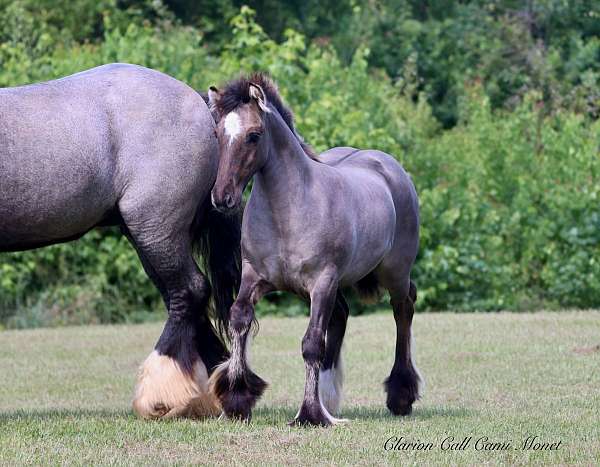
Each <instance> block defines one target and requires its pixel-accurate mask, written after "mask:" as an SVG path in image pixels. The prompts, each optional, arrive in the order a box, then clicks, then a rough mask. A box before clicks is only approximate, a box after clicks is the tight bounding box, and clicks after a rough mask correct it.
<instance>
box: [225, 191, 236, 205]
mask: <svg viewBox="0 0 600 467" xmlns="http://www.w3.org/2000/svg"><path fill="white" fill-rule="evenodd" d="M224 201H225V206H227V207H228V208H229V209H231V208H232V207H233V205H234V204H235V203H234V201H233V196H231V195H230V194H229V193H227V194H226V195H225V199H224Z"/></svg>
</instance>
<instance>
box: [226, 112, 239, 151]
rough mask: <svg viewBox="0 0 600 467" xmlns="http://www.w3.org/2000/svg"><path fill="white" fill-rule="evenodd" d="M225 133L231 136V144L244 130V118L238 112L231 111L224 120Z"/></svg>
mask: <svg viewBox="0 0 600 467" xmlns="http://www.w3.org/2000/svg"><path fill="white" fill-rule="evenodd" d="M223 126H224V128H225V134H226V135H227V136H228V137H229V143H230V144H231V143H232V142H233V140H235V139H236V138H237V137H238V136H239V134H240V133H241V132H242V120H241V119H240V116H239V115H238V114H237V113H236V112H229V113H228V114H227V117H225V120H224V122H223Z"/></svg>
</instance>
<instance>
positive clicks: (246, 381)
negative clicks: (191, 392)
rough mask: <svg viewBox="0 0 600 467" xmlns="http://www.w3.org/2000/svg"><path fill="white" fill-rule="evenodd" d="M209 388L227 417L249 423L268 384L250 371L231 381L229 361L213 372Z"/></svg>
mask: <svg viewBox="0 0 600 467" xmlns="http://www.w3.org/2000/svg"><path fill="white" fill-rule="evenodd" d="M209 387H210V391H211V392H212V393H213V394H214V395H215V396H216V397H217V399H218V400H219V402H220V404H221V408H222V409H223V413H224V414H225V417H227V418H228V419H231V420H239V421H243V422H246V423H248V422H250V420H251V418H252V409H253V408H254V406H255V405H256V402H258V399H259V398H260V397H261V396H262V394H263V393H264V391H265V389H266V388H267V383H266V381H264V380H263V379H262V378H261V377H260V376H258V375H257V374H255V373H253V372H252V371H250V370H246V372H245V373H244V374H242V375H240V376H239V377H236V378H235V379H231V378H230V376H229V361H226V362H225V363H222V364H221V365H219V366H218V367H217V368H216V369H215V371H214V372H213V374H212V376H211V377H210V381H209Z"/></svg>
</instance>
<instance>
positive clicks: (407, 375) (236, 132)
mask: <svg viewBox="0 0 600 467" xmlns="http://www.w3.org/2000/svg"><path fill="white" fill-rule="evenodd" d="M209 98H210V106H211V110H212V111H213V114H214V115H215V117H216V119H217V121H218V123H217V136H218V140H219V146H220V150H221V159H220V163H219V172H218V175H217V181H216V182H215V186H214V188H213V190H212V195H211V196H212V200H213V203H214V205H215V207H217V208H218V209H220V210H221V211H223V212H226V211H231V210H234V209H236V207H238V206H239V205H240V202H241V197H242V192H243V190H244V187H245V186H246V184H247V183H248V182H249V181H250V179H251V178H254V182H253V186H252V192H251V195H250V199H249V201H248V203H247V205H246V208H245V211H244V216H243V221H242V281H241V285H240V292H239V294H238V297H237V299H236V301H235V303H234V304H233V306H232V308H231V313H230V316H229V319H230V323H229V333H230V336H231V339H232V352H231V353H232V355H231V358H230V359H229V360H228V361H227V362H225V363H224V364H222V365H221V366H219V367H218V369H217V370H216V371H215V372H214V373H213V375H212V377H211V380H210V384H211V387H212V388H213V390H214V392H215V394H216V395H217V396H218V397H219V399H220V401H221V404H222V407H223V409H224V411H225V414H226V415H227V416H229V417H234V418H241V419H246V420H248V419H249V418H250V416H251V410H252V408H253V406H254V404H255V403H256V401H257V399H258V398H259V397H260V396H261V394H262V393H263V391H264V389H265V387H266V383H265V382H264V381H263V380H262V379H261V378H260V377H258V376H257V375H256V374H255V373H254V372H253V371H252V370H251V369H250V368H249V365H248V362H247V360H246V359H247V350H246V348H247V345H248V339H249V331H250V328H251V324H252V322H253V320H254V306H255V304H256V302H257V301H258V300H259V299H260V298H261V297H262V296H263V295H264V294H266V293H268V292H270V291H273V290H287V291H291V292H294V293H296V294H297V295H299V296H300V297H302V298H303V299H305V300H307V301H310V319H309V324H308V329H307V330H306V333H305V335H304V338H303V340H302V356H303V358H304V362H305V367H306V382H305V389H304V399H303V401H302V405H301V407H300V410H299V411H298V414H297V415H296V417H295V419H294V420H293V422H292V423H295V424H303V425H304V424H308V425H331V424H335V423H337V422H338V421H339V420H338V419H337V418H335V417H334V414H336V412H337V411H338V408H339V401H340V398H341V389H342V374H341V355H340V351H341V346H342V340H343V338H344V333H345V329H346V321H347V318H348V305H347V303H346V301H345V299H344V296H343V295H342V292H341V291H342V290H343V289H344V288H346V287H356V288H357V289H358V291H359V293H362V295H369V294H377V293H378V292H379V291H380V290H381V289H382V288H383V289H386V290H388V291H389V294H390V297H391V305H392V307H393V310H394V318H395V321H396V333H397V335H396V351H395V352H396V354H395V361H394V365H393V368H392V370H391V373H390V375H389V377H388V378H387V379H386V381H385V388H386V391H387V407H388V408H389V410H390V411H391V412H392V413H393V414H396V415H406V414H409V413H410V412H411V410H412V405H413V402H414V401H415V400H416V399H418V397H419V384H420V381H421V378H420V376H419V373H418V371H417V368H416V367H415V365H414V363H413V360H412V351H411V341H412V339H411V323H412V318H413V312H414V307H413V304H414V302H415V300H416V287H415V285H414V284H413V283H412V281H411V280H410V271H411V268H412V265H413V262H414V260H415V257H416V255H417V250H418V243H419V208H418V199H417V194H416V192H415V188H414V185H413V183H412V181H411V179H410V177H409V175H408V174H407V173H406V172H405V171H404V169H403V168H402V167H401V166H400V164H399V163H398V162H397V161H396V160H395V159H394V158H393V157H392V156H390V155H388V154H385V153H383V152H380V151H375V150H359V149H355V148H349V147H339V148H333V149H330V150H329V151H326V152H324V153H323V154H321V155H319V156H317V155H315V154H314V153H313V152H312V151H311V149H310V147H309V146H308V145H306V144H305V143H304V142H303V140H302V138H300V137H299V136H298V134H297V133H296V130H295V128H294V123H293V117H292V113H291V111H290V110H289V109H288V108H287V107H285V106H284V104H283V103H282V101H281V98H280V96H279V94H278V91H277V88H276V86H275V85H274V84H273V82H272V81H271V80H269V79H268V78H267V77H265V76H264V75H262V74H257V75H254V76H251V77H249V78H241V79H239V80H236V81H233V82H231V83H229V84H227V85H226V86H225V88H224V89H223V90H222V91H219V90H217V89H216V88H214V87H213V88H211V89H210V92H209Z"/></svg>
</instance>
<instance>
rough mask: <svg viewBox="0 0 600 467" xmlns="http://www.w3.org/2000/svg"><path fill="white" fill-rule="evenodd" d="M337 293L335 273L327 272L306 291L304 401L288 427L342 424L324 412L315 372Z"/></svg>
mask: <svg viewBox="0 0 600 467" xmlns="http://www.w3.org/2000/svg"><path fill="white" fill-rule="evenodd" d="M337 291H338V277H337V273H336V272H335V270H327V271H325V272H323V273H321V275H320V276H319V278H318V279H317V281H316V282H315V284H314V286H313V288H312V290H311V292H310V320H309V323H308V329H307V330H306V333H305V334H304V338H303V339H302V358H303V359H304V365H305V369H306V381H305V385H304V398H303V400H302V405H301V407H300V410H299V411H298V414H297V415H296V417H295V418H294V420H292V421H291V422H290V425H320V426H330V425H334V424H336V423H338V422H340V421H342V420H339V419H336V418H334V417H333V416H332V415H331V414H330V413H329V412H328V411H327V409H326V408H325V407H324V405H323V403H322V402H321V398H320V394H319V370H320V368H321V362H322V361H323V358H324V356H325V333H326V330H327V326H328V324H329V320H330V318H331V314H332V312H333V309H334V306H335V300H336V295H337Z"/></svg>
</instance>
